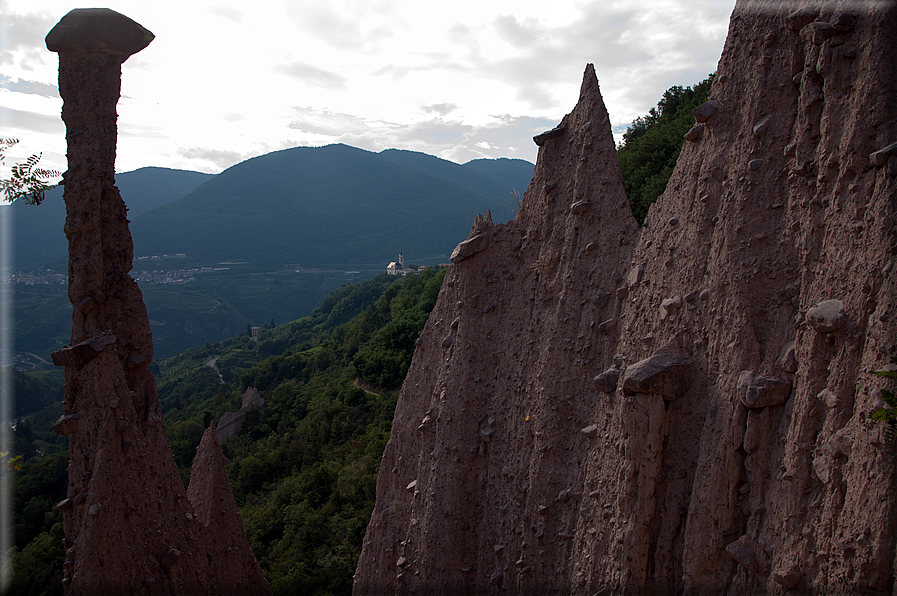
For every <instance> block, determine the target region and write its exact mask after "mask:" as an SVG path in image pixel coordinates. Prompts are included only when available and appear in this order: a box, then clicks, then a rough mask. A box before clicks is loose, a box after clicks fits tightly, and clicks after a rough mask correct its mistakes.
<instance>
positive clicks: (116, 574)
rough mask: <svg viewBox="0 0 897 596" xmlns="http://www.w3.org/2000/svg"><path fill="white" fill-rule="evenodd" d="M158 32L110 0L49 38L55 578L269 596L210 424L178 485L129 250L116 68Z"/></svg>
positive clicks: (69, 588)
mask: <svg viewBox="0 0 897 596" xmlns="http://www.w3.org/2000/svg"><path fill="white" fill-rule="evenodd" d="M152 39H153V34H152V33H150V32H149V31H147V30H146V29H144V28H143V27H142V26H140V25H138V24H137V23H135V22H134V21H132V20H131V19H129V18H127V17H125V16H123V15H121V14H119V13H116V12H114V11H112V10H109V9H77V10H73V11H72V12H70V13H68V14H67V15H66V16H65V17H63V18H62V20H60V22H59V23H58V24H57V25H56V26H55V27H54V28H53V30H51V31H50V33H49V34H48V35H47V38H46V42H47V48H48V49H50V50H52V51H54V52H58V53H59V92H60V95H61V96H62V99H63V107H62V119H63V120H64V121H65V124H66V131H67V132H66V140H67V142H68V171H66V172H65V174H64V182H63V184H64V185H65V192H64V194H63V198H64V199H65V203H66V213H67V215H66V223H65V233H66V237H67V238H68V241H69V290H68V292H69V298H70V300H71V303H72V305H73V306H74V311H73V313H72V337H71V344H70V345H69V346H67V347H65V348H63V349H61V350H59V351H57V352H55V353H54V354H53V361H54V363H55V364H56V365H57V366H65V413H64V414H63V416H62V417H61V418H60V419H59V421H58V422H57V423H56V425H55V427H54V430H56V432H57V433H59V434H62V435H67V436H68V437H69V453H70V454H71V459H70V462H69V467H68V498H66V499H65V500H64V501H62V502H61V503H59V505H58V507H59V508H60V509H62V511H63V528H64V531H65V547H66V553H65V561H64V563H63V580H62V581H63V584H64V588H65V593H66V594H68V595H72V596H78V595H85V596H88V595H89V596H95V595H100V594H110V595H112V594H115V595H119V594H160V595H174V594H191V595H192V594H240V595H244V594H245V595H250V594H251V595H260V596H262V595H265V594H269V593H270V591H269V589H268V584H267V582H266V581H265V579H264V577H263V576H262V572H261V568H260V567H259V565H258V562H257V561H256V560H255V556H254V555H253V553H252V551H251V550H250V548H249V544H248V542H247V540H246V536H245V534H244V533H243V526H242V523H241V521H240V516H239V513H238V512H237V507H236V504H235V503H234V499H233V495H232V493H231V488H230V483H229V482H228V480H227V474H226V472H225V471H224V455H223V454H222V452H221V446H220V445H219V444H218V439H217V436H216V434H215V429H214V428H210V429H208V430H206V432H205V435H204V437H203V440H202V442H201V444H200V446H199V448H198V449H197V455H196V460H195V462H194V465H193V471H192V475H191V479H190V487H189V490H187V491H185V490H184V485H183V483H182V481H181V478H180V475H179V474H178V469H177V466H176V464H175V461H174V458H173V457H172V454H171V450H170V449H169V448H168V443H167V442H166V440H165V429H164V426H163V424H162V412H161V407H160V403H159V398H158V395H157V394H156V382H155V379H154V377H153V375H152V374H151V373H150V372H149V370H148V365H149V363H150V361H151V360H152V357H153V343H152V335H151V332H150V326H149V319H148V318H147V314H146V307H145V306H144V303H143V298H142V294H141V293H140V289H139V288H138V287H137V283H136V282H135V281H134V280H133V279H132V278H131V277H130V276H129V275H128V272H129V271H130V270H131V262H132V258H133V252H134V247H133V243H132V242H131V234H130V231H129V229H128V220H127V209H126V207H125V203H124V201H122V198H121V195H120V194H119V191H118V189H117V188H116V187H115V177H114V173H115V147H116V141H117V127H116V120H117V115H116V111H115V106H116V103H117V102H118V98H119V94H120V89H121V65H122V63H123V62H124V61H125V60H127V58H128V57H129V56H131V55H132V54H134V53H136V52H139V51H140V50H142V49H143V48H145V47H146V46H147V45H148V44H149V43H150V42H151V41H152Z"/></svg>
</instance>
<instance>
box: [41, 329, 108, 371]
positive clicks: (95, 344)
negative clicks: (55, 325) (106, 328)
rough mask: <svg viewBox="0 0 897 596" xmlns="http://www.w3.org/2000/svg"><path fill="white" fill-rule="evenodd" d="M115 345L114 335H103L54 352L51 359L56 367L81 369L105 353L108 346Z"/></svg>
mask: <svg viewBox="0 0 897 596" xmlns="http://www.w3.org/2000/svg"><path fill="white" fill-rule="evenodd" d="M114 343H115V336H114V335H106V334H105V333H104V334H101V335H97V336H96V337H91V338H90V339H86V340H84V341H82V342H81V343H78V344H75V345H74V346H66V347H64V348H62V349H60V350H56V351H55V352H53V353H52V354H51V355H50V357H51V358H52V359H53V364H55V365H56V366H71V367H73V368H76V369H80V368H81V367H83V366H84V365H85V364H87V362H88V361H89V360H90V359H91V358H93V357H94V356H96V355H97V354H99V353H100V352H102V351H103V349H104V348H105V347H106V346H109V345H112V344H114Z"/></svg>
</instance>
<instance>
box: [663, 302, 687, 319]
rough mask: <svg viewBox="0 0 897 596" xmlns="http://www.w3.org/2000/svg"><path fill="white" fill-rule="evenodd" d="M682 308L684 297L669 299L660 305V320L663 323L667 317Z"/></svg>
mask: <svg viewBox="0 0 897 596" xmlns="http://www.w3.org/2000/svg"><path fill="white" fill-rule="evenodd" d="M681 307H682V296H676V297H674V298H667V299H666V300H664V301H663V302H661V303H660V320H661V321H663V320H664V319H666V318H667V316H668V315H669V314H670V313H672V312H675V311H677V310H679V309H680V308H681Z"/></svg>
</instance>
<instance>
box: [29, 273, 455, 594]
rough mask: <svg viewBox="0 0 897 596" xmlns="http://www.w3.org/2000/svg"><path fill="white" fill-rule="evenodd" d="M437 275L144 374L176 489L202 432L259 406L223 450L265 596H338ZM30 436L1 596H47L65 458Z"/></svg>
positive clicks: (342, 294)
mask: <svg viewBox="0 0 897 596" xmlns="http://www.w3.org/2000/svg"><path fill="white" fill-rule="evenodd" d="M444 275H445V271H444V270H442V271H437V270H434V269H430V270H427V271H425V272H423V273H422V274H421V275H418V276H409V277H407V278H401V277H390V276H386V275H379V276H377V277H375V278H372V279H370V280H367V281H365V282H360V283H357V284H353V285H347V286H344V287H342V288H339V289H338V290H336V291H335V292H333V293H332V294H331V295H330V296H328V298H327V299H326V300H325V301H324V302H323V304H322V305H321V306H320V307H319V308H317V309H315V311H314V313H313V314H312V315H310V316H308V317H305V318H303V319H300V320H297V321H293V322H292V323H289V324H285V325H280V326H274V325H271V324H270V323H269V324H268V325H266V326H265V328H263V330H262V332H261V334H260V335H259V337H258V339H257V340H253V339H250V337H249V334H248V333H247V332H244V333H240V334H238V335H237V336H235V337H233V338H231V339H229V340H227V341H224V342H219V343H216V344H208V345H206V346H204V347H201V348H195V349H192V350H188V351H187V352H185V353H183V354H181V355H180V356H177V357H174V358H169V359H165V360H161V361H159V362H158V363H154V374H155V375H156V377H157V379H158V386H159V396H160V399H161V400H162V406H163V412H164V416H165V423H166V428H167V435H168V439H169V444H170V445H171V448H172V452H173V454H174V457H175V460H176V462H177V463H178V466H179V467H180V471H181V476H182V478H183V479H184V482H185V483H186V482H187V481H188V480H189V473H190V465H191V463H192V461H193V456H194V455H195V453H196V447H197V445H198V444H199V440H200V438H201V436H202V432H203V430H204V428H206V427H207V426H208V424H209V423H210V422H212V421H216V420H218V419H219V418H220V417H221V415H222V414H223V413H225V412H227V411H234V410H237V409H238V408H239V406H240V401H241V396H242V394H243V393H244V392H245V390H246V388H247V387H255V388H257V389H259V391H260V393H261V395H262V397H263V398H264V399H265V402H266V407H265V411H264V415H262V412H259V411H250V412H249V413H248V414H247V415H246V417H245V418H244V420H243V423H242V426H241V427H240V430H239V431H238V433H237V436H236V437H235V438H234V439H232V440H230V441H227V442H225V443H224V444H223V449H224V451H225V455H226V456H227V457H228V459H229V460H230V461H229V463H228V472H229V475H230V478H231V484H232V487H233V490H234V495H235V497H236V499H237V503H238V505H239V507H240V510H241V515H242V518H243V522H244V527H245V529H246V533H247V536H248V538H249V540H250V544H251V545H252V548H253V550H254V552H255V553H256V555H257V557H258V558H259V561H260V562H261V564H262V567H263V570H264V571H265V575H266V577H267V578H268V579H269V581H270V582H271V584H272V589H273V590H274V593H275V594H295V593H303V594H349V593H350V592H351V582H352V574H353V573H354V570H355V564H356V562H357V559H358V555H359V553H360V548H361V540H362V538H363V536H364V532H365V529H366V527H367V522H368V519H369V517H370V513H371V511H372V509H373V504H374V490H375V483H376V476H377V470H378V468H379V464H380V456H381V454H382V451H383V448H384V446H385V445H386V441H387V440H388V438H389V430H390V425H391V421H392V416H393V410H394V408H395V403H396V399H397V389H398V386H399V385H400V384H401V382H402V380H403V379H404V376H405V373H406V372H407V369H408V366H409V364H410V362H411V356H412V353H413V350H414V345H415V340H416V339H417V337H418V336H419V334H420V332H421V331H422V329H423V326H424V323H425V322H426V319H427V316H428V315H429V313H430V311H431V310H432V308H433V306H434V304H435V302H436V297H437V296H438V293H439V288H440V287H441V285H442V279H443V277H444ZM210 363H211V364H213V365H214V366H217V370H215V368H213V367H212V366H210ZM219 375H220V376H219ZM56 405H58V403H57V404H56ZM57 415H58V414H57ZM51 423H52V422H51V421H46V422H44V423H43V424H44V425H46V426H48V425H49V424H51ZM41 432H44V431H41ZM38 435H39V433H38V432H37V431H36V430H35V429H34V427H33V425H21V424H20V425H19V426H18V427H17V429H16V438H17V442H18V443H19V445H20V446H21V449H22V451H23V452H24V451H27V452H28V453H29V455H31V456H32V457H30V459H28V460H26V461H25V464H24V466H23V468H22V470H19V471H18V472H15V474H16V476H17V478H16V524H17V536H16V552H17V553H18V556H17V559H16V560H17V564H16V567H15V575H14V582H13V589H12V591H11V593H12V594H30V593H47V594H57V593H61V584H60V583H59V578H60V577H61V567H60V565H61V557H62V554H63V552H62V547H61V543H60V540H61V537H62V534H61V526H60V525H59V522H60V520H61V518H60V514H59V513H58V511H57V510H56V509H55V506H54V505H55V503H57V502H59V501H60V500H61V499H62V498H64V493H65V465H64V462H65V459H66V458H67V453H65V452H62V453H60V454H58V455H53V456H45V457H38V456H37V455H36V453H35V450H34V441H35V440H36V439H37V438H38ZM41 436H43V435H41ZM29 438H30V439H29ZM60 446H61V445H60ZM57 448H58V446H57ZM60 474H61V476H60ZM57 571H59V573H57ZM57 575H58V576H59V577H57ZM33 586H38V587H39V591H38V592H32V591H30V590H31V588H32V587H33ZM44 590H46V592H44ZM297 590H298V592H297Z"/></svg>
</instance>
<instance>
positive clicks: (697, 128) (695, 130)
mask: <svg viewBox="0 0 897 596" xmlns="http://www.w3.org/2000/svg"><path fill="white" fill-rule="evenodd" d="M706 126H707V125H706V124H704V123H703V122H700V123H698V124H695V125H694V126H692V127H691V128H690V129H688V132H687V133H685V140H686V141H688V142H690V143H694V142H695V141H697V140H698V139H700V138H701V137H702V136H704V127H706Z"/></svg>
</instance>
